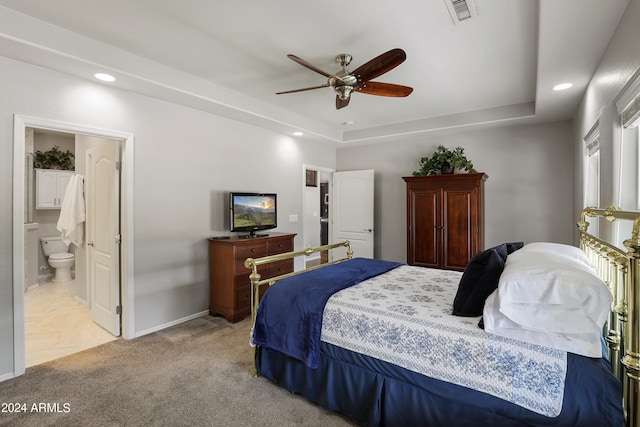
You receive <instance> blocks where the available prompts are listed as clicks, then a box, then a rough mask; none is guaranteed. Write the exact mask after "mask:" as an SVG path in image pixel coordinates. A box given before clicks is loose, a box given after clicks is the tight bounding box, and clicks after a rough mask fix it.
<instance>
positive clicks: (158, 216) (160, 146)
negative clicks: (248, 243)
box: [0, 58, 335, 378]
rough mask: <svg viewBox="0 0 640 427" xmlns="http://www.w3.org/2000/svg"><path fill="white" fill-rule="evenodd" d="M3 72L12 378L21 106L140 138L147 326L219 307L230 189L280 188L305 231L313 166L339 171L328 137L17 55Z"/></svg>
mask: <svg viewBox="0 0 640 427" xmlns="http://www.w3.org/2000/svg"><path fill="white" fill-rule="evenodd" d="M0 74H1V75H2V76H3V79H2V81H0V93H2V102H0V198H1V200H2V201H3V203H1V204H0V378H2V377H5V378H6V377H7V376H10V374H11V373H12V372H13V352H14V349H13V327H14V326H13V304H12V301H13V294H12V292H13V284H12V280H13V273H12V261H13V254H12V247H13V240H12V224H13V212H12V209H13V207H12V202H11V200H12V185H13V184H12V183H13V115H14V114H22V115H27V116H34V117H43V118H48V119H52V120H59V121H64V122H70V123H76V124H81V125H86V126H94V127H99V128H105V129H110V130H117V131H122V132H131V133H133V134H134V137H135V143H134V178H133V179H134V197H135V198H134V206H133V212H134V235H133V245H134V258H135V267H134V268H135V269H134V272H133V275H134V291H135V294H134V306H135V307H134V308H135V332H136V333H140V332H144V331H148V330H150V329H153V328H158V327H161V326H162V325H165V324H167V323H170V322H173V321H176V320H179V319H182V318H184V317H187V316H189V315H193V314H195V313H199V312H201V311H204V310H207V308H208V297H209V288H208V276H209V273H208V252H207V242H206V238H207V237H208V236H211V235H214V234H224V233H226V232H227V231H226V224H225V220H224V208H223V206H224V194H225V193H226V192H227V191H230V190H246V191H254V190H262V191H273V192H276V193H278V202H279V206H278V215H279V218H278V221H279V224H280V226H279V228H278V230H276V231H281V232H294V233H299V234H301V233H302V224H303V222H302V195H303V182H302V177H303V173H302V170H303V169H302V165H303V164H313V165H318V166H323V167H326V168H329V169H335V148H333V147H331V146H328V145H323V144H316V143H310V142H306V141H301V140H296V139H294V138H290V137H287V136H284V135H281V134H277V133H274V132H271V131H267V130H264V129H260V128H257V127H254V126H249V125H246V124H243V123H240V122H234V121H231V120H228V119H225V118H221V117H218V116H214V115H212V114H208V113H204V112H201V111H197V110H194V109H190V108H185V107H182V106H179V105H176V104H171V103H168V102H164V101H160V100H157V99H154V98H150V97H145V96H141V95H138V94H135V93H131V92H126V91H121V90H117V89H113V88H109V87H108V86H106V85H100V84H96V83H93V82H91V81H85V80H80V79H76V78H73V77H70V76H67V75H64V74H61V73H55V72H50V71H47V70H44V69H42V68H39V67H33V66H30V65H26V64H23V63H20V62H15V61H12V60H8V59H5V58H0ZM21 179H22V178H21ZM290 214H297V215H299V217H300V221H299V222H297V223H289V222H288V218H289V215H290ZM301 241H302V238H301V237H298V238H296V241H295V242H296V246H297V248H301V243H300V242H301ZM298 246H299V247H298Z"/></svg>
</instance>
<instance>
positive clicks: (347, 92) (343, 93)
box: [335, 85, 353, 101]
mask: <svg viewBox="0 0 640 427" xmlns="http://www.w3.org/2000/svg"><path fill="white" fill-rule="evenodd" d="M335 91H336V93H337V94H338V97H339V98H340V99H342V100H343V101H346V100H347V99H349V97H350V96H351V92H353V86H349V85H342V86H336V87H335Z"/></svg>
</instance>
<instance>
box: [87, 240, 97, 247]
mask: <svg viewBox="0 0 640 427" xmlns="http://www.w3.org/2000/svg"><path fill="white" fill-rule="evenodd" d="M87 245H89V246H93V247H95V246H96V244H95V243H93V240H91V241H89V242H87Z"/></svg>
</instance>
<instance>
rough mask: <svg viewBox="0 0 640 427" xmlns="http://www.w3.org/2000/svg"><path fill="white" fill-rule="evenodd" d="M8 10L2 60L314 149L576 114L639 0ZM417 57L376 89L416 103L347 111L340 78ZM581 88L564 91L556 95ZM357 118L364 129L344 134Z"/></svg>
mask: <svg viewBox="0 0 640 427" xmlns="http://www.w3.org/2000/svg"><path fill="white" fill-rule="evenodd" d="M446 1H448V0H394V1H390V0H351V1H336V0H323V1H314V2H311V1H300V0H271V1H264V0H244V1H241V0H238V1H220V0H217V1H216V0H213V1H212V0H182V1H174V0H107V1H104V0H102V1H97V0H56V1H42V0H0V55H1V56H6V57H9V58H14V59H17V60H20V61H24V62H28V63H32V64H36V65H40V66H44V67H47V68H51V69H55V70H59V71H62V72H65V73H68V74H72V75H76V76H80V77H83V78H87V79H91V78H92V77H91V76H92V75H93V73H95V72H99V71H106V72H109V73H111V74H113V75H114V76H115V77H116V78H117V80H116V82H115V83H111V85H114V86H116V87H122V88H125V89H129V90H134V91H136V92H139V93H143V94H147V95H151V96H155V97H158V98H161V99H166V100H170V101H173V102H177V103H180V104H183V105H187V106H192V107H195V108H199V109H202V110H205V111H210V112H214V113H216V114H220V115H223V116H225V117H230V118H233V119H237V120H242V121H244V122H248V123H253V124H256V125H258V126H262V127H266V128H269V129H273V130H276V131H279V132H283V133H287V134H291V133H292V132H293V131H294V130H298V129H300V130H302V131H303V132H305V136H303V137H302V138H308V139H312V140H319V141H324V142H330V143H335V144H339V145H346V144H349V145H351V144H358V143H367V142H376V141H383V140H389V139H395V140H397V139H400V138H402V137H405V136H415V135H420V134H423V133H424V132H431V131H434V130H438V129H445V128H452V127H458V126H470V125H481V124H487V123H495V122H502V121H505V120H520V121H553V120H564V119H570V118H572V117H573V115H574V113H575V110H576V108H577V106H578V103H579V101H580V99H581V98H582V95H583V93H584V90H585V88H586V85H587V84H588V82H589V80H590V78H591V76H592V74H593V72H594V70H595V68H596V66H597V64H598V62H599V60H600V58H601V56H602V54H603V52H604V50H605V48H606V46H607V44H608V42H609V40H610V38H611V36H612V34H613V32H614V31H615V28H616V26H617V24H618V22H619V20H620V17H621V16H622V13H623V12H624V9H625V8H626V6H627V3H628V1H629V0H607V1H602V0H517V1H514V0H476V5H477V11H478V14H477V16H476V17H474V18H472V19H470V20H467V21H464V22H461V23H457V24H454V23H453V21H452V18H451V16H450V15H449V12H448V10H447V7H446V4H445V2H446ZM397 47H399V48H402V49H403V50H405V52H406V54H407V60H406V61H405V62H404V63H403V64H401V65H400V66H399V67H397V68H395V69H393V70H391V71H389V72H388V73H386V74H384V75H383V76H380V77H378V78H377V79H375V81H383V82H387V83H396V84H401V85H406V86H411V87H413V88H414V91H413V93H412V94H411V95H410V96H409V97H407V98H388V97H380V96H372V95H367V94H362V93H355V94H353V96H352V99H351V102H350V104H349V106H348V107H346V108H343V109H341V110H336V108H335V94H334V93H333V91H332V90H331V89H330V88H322V89H317V90H311V91H305V92H299V93H293V94H286V95H275V93H276V92H279V91H285V90H291V89H298V88H304V87H310V86H317V85H321V84H324V83H326V78H325V77H323V76H322V75H320V74H317V73H314V72H313V71H311V70H309V69H307V68H304V67H302V66H300V65H299V64H296V63H295V62H293V61H291V60H289V59H288V58H287V56H286V55H287V54H289V53H293V54H295V55H297V56H299V57H301V58H304V59H305V60H307V61H309V62H311V63H313V64H315V65H316V66H317V67H319V68H321V69H323V70H326V71H328V72H330V73H333V72H337V71H338V70H339V69H340V67H339V65H338V64H337V63H336V62H335V56H336V55H337V54H340V53H349V54H351V55H353V61H352V64H351V66H350V67H349V69H350V70H353V69H354V68H356V67H358V66H359V65H362V64H363V63H365V62H367V61H368V60H370V59H372V58H373V57H375V56H377V55H379V54H381V53H383V52H386V51H388V50H390V49H393V48H397ZM565 81H571V82H573V84H574V86H573V88H571V89H569V90H567V91H564V92H554V91H552V90H551V88H552V86H553V85H555V84H557V83H561V82H565ZM347 122H352V123H353V124H350V125H348V124H345V123H347Z"/></svg>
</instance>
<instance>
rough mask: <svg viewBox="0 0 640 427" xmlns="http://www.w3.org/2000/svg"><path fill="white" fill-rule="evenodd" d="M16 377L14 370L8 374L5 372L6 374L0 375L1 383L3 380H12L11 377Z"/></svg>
mask: <svg viewBox="0 0 640 427" xmlns="http://www.w3.org/2000/svg"><path fill="white" fill-rule="evenodd" d="M15 377H16V376H15V374H14V373H13V372H11V373H8V374H4V375H0V383H1V382H2V381H7V380H10V379H12V378H15Z"/></svg>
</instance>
